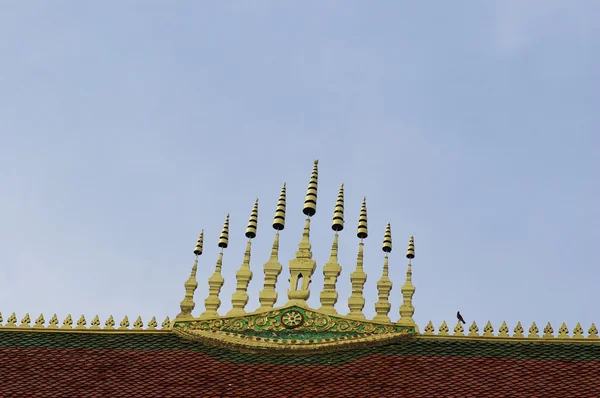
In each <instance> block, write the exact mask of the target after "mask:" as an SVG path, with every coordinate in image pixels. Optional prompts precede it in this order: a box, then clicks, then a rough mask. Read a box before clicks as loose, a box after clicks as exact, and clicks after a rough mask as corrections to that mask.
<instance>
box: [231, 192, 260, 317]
mask: <svg viewBox="0 0 600 398" xmlns="http://www.w3.org/2000/svg"><path fill="white" fill-rule="evenodd" d="M257 226H258V198H256V202H254V207H253V208H252V213H251V214H250V220H249V221H248V227H246V234H245V235H246V238H248V243H247V244H246V251H245V252H244V261H243V262H242V266H241V267H240V269H239V270H238V271H237V272H236V274H235V275H236V278H237V287H236V291H235V293H233V295H232V297H231V305H232V308H231V310H230V311H229V312H228V313H227V315H242V314H244V313H245V312H246V311H245V310H244V307H246V304H248V299H249V297H248V284H249V283H250V281H251V280H252V270H251V269H250V251H251V249H252V239H253V238H255V237H256V228H257Z"/></svg>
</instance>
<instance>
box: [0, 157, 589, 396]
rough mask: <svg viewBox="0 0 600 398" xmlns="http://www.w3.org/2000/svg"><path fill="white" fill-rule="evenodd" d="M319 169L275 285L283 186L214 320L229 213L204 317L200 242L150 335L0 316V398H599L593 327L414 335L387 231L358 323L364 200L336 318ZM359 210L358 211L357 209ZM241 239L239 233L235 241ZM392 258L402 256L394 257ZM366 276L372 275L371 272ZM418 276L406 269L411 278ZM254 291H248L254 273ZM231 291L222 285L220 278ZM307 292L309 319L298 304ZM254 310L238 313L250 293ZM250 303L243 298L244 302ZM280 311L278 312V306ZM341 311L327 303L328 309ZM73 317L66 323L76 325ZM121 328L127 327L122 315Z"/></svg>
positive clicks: (409, 291)
mask: <svg viewBox="0 0 600 398" xmlns="http://www.w3.org/2000/svg"><path fill="white" fill-rule="evenodd" d="M317 193H318V162H317V161H315V162H314V165H313V170H312V174H311V177H310V180H309V184H308V190H307V193H306V197H305V201H304V206H303V209H302V212H303V214H304V215H305V216H306V221H305V225H304V229H303V232H302V238H301V240H300V242H299V244H298V250H297V252H296V253H295V256H294V258H292V259H290V260H289V261H288V263H287V271H286V273H287V272H289V279H288V280H283V278H282V272H283V268H284V266H283V265H282V263H281V262H280V259H279V233H280V231H282V230H283V229H284V228H285V218H286V185H285V184H284V185H283V187H282V189H281V193H280V196H279V201H278V203H277V206H276V209H275V213H274V217H273V222H272V227H273V229H274V239H273V245H272V249H271V254H270V257H269V258H268V260H267V261H266V262H265V263H264V265H263V266H262V269H259V268H258V267H257V266H256V264H251V261H250V260H251V252H252V240H253V239H254V238H255V237H256V234H257V228H258V211H259V202H258V199H257V200H256V202H255V203H254V207H253V208H252V210H251V213H250V218H249V221H248V225H247V228H246V231H245V236H246V238H247V239H248V241H247V243H246V249H245V253H244V260H243V262H242V264H241V266H240V267H239V270H238V271H237V272H236V280H235V283H236V290H235V292H234V293H233V295H232V296H231V298H230V300H231V307H232V308H231V310H229V311H228V312H226V313H225V312H223V311H220V308H221V303H222V301H221V300H223V299H226V298H224V297H222V294H221V289H222V286H223V284H224V282H225V280H224V278H223V276H222V265H223V256H224V253H225V249H227V247H228V245H229V215H227V217H226V219H225V221H224V225H223V228H222V232H221V235H220V236H219V241H218V246H219V248H220V252H219V255H218V258H217V260H216V264H215V266H214V272H213V273H212V275H211V276H210V277H209V278H208V280H207V281H200V282H201V283H208V287H209V289H208V296H207V297H206V298H204V300H203V308H201V309H200V308H198V309H197V308H196V307H197V304H199V303H202V300H201V299H202V298H198V297H196V295H195V291H196V289H197V287H198V283H199V282H198V280H197V267H198V259H199V258H200V256H201V255H202V253H203V248H204V233H203V232H202V233H201V234H200V237H199V238H198V240H197V243H196V245H195V247H194V251H193V253H194V256H195V259H194V262H193V265H192V268H191V272H190V275H189V278H188V279H187V280H186V281H185V283H184V284H183V286H184V288H185V291H184V292H182V293H183V299H182V301H181V302H180V312H179V313H178V314H173V316H172V318H173V319H170V318H169V317H167V318H166V319H165V320H164V321H163V322H162V323H161V324H160V325H159V323H158V321H157V320H156V319H155V318H152V319H151V320H150V321H148V322H147V323H146V324H145V323H144V322H143V320H142V319H141V318H140V317H137V318H136V319H135V320H134V321H133V323H132V324H131V323H130V320H129V318H128V317H125V318H124V319H123V320H121V321H120V323H119V324H117V323H116V321H115V319H113V318H112V316H111V317H109V318H108V319H106V320H104V322H101V321H100V319H99V318H98V316H95V317H94V318H93V319H92V321H91V322H90V323H89V324H88V322H87V320H86V318H85V317H84V316H83V315H82V316H81V317H79V318H72V317H71V315H69V316H67V318H66V319H64V320H62V322H61V321H59V319H57V317H56V315H54V316H52V317H51V318H50V319H49V320H48V321H47V320H46V318H44V316H43V315H40V316H39V317H38V318H36V319H35V321H33V320H32V318H30V316H29V314H25V315H23V316H22V317H21V318H20V320H19V318H18V317H17V315H16V314H14V313H12V314H11V315H9V316H8V318H7V319H6V320H4V319H3V318H2V314H0V396H1V397H138V396H139V397H256V396H261V397H578V398H584V397H590V398H591V397H600V339H599V338H598V330H597V328H596V326H595V325H594V324H592V325H588V326H587V329H585V330H584V328H583V327H582V325H580V324H577V325H576V326H575V327H574V328H573V329H572V330H571V331H570V330H569V328H568V327H567V325H565V323H563V324H562V325H560V327H559V329H558V330H557V332H555V331H554V329H553V327H552V326H551V325H550V323H548V324H547V325H544V326H543V329H542V330H541V331H540V329H539V328H538V326H537V325H536V324H535V323H533V324H531V326H530V327H529V328H528V329H526V328H525V327H524V326H523V325H521V323H517V325H514V326H513V327H512V330H511V329H510V328H509V326H508V325H507V324H506V323H505V322H503V323H502V324H501V325H499V326H498V328H497V330H496V329H495V328H494V326H493V325H491V324H490V323H489V322H488V323H487V324H486V325H482V326H483V327H482V329H481V330H480V326H478V325H477V324H476V323H475V322H473V323H472V324H470V325H463V324H462V323H461V322H458V323H457V324H456V326H455V327H453V328H451V326H448V324H446V322H443V323H442V324H441V325H439V327H438V328H436V327H434V325H433V324H432V323H431V322H429V323H428V324H427V325H425V326H424V327H422V328H419V326H418V325H417V324H416V323H415V321H414V319H413V315H414V313H415V308H414V306H413V301H412V300H413V296H414V294H415V291H416V289H415V286H414V285H413V283H412V273H413V269H412V262H413V261H414V260H415V239H414V237H412V236H411V237H408V236H407V237H405V239H406V240H404V242H405V243H406V244H407V245H406V246H404V247H403V249H404V248H406V252H405V256H406V259H407V261H406V273H405V278H404V280H403V281H401V286H399V287H396V286H394V284H393V283H392V281H391V280H390V278H389V270H388V267H389V266H388V255H389V253H391V252H392V247H393V246H392V228H391V225H390V224H389V223H388V224H387V225H386V227H385V230H382V231H381V235H380V236H382V238H383V239H382V245H381V249H382V252H383V253H382V263H381V264H382V266H381V267H378V269H379V270H380V271H379V274H378V275H377V277H378V278H379V280H378V281H377V284H376V286H377V291H378V297H377V302H376V303H375V316H374V317H373V318H372V319H367V317H366V316H365V314H364V313H363V309H364V306H365V298H364V296H363V289H364V286H365V283H366V281H367V275H366V272H365V267H364V265H363V247H364V243H363V240H364V239H365V238H367V236H368V235H369V233H370V231H369V229H368V219H367V203H366V198H363V201H362V206H361V208H360V212H359V220H358V225H356V226H355V227H356V235H357V237H358V238H359V239H360V242H359V244H358V248H357V259H356V265H355V266H354V271H353V272H352V273H351V274H350V281H349V282H350V283H351V286H352V293H351V295H350V297H349V298H348V303H347V307H348V311H347V313H345V314H340V313H338V311H337V310H336V304H337V303H338V292H337V290H336V286H337V285H338V283H344V282H343V281H338V278H339V276H340V273H341V270H342V267H341V266H340V264H339V263H338V250H339V247H338V233H339V232H340V231H342V230H343V229H344V228H345V227H346V223H345V213H344V186H343V185H342V186H341V187H340V189H339V193H338V196H337V200H336V202H335V206H334V210H333V218H332V223H331V229H332V244H331V251H330V256H329V259H328V260H327V262H326V263H325V264H323V265H322V266H321V265H319V264H317V261H316V260H315V259H313V254H312V251H311V250H312V247H311V240H310V233H311V218H312V217H314V216H315V214H316V210H317ZM357 210H358V209H357ZM240 232H241V231H240ZM403 252H404V250H403ZM370 269H373V268H372V267H370ZM315 272H322V274H323V278H324V284H323V288H322V290H321V291H320V292H311V279H312V278H313V276H314V274H315ZM415 272H418V265H417V268H415ZM256 274H258V275H260V277H261V278H262V279H263V284H262V290H261V291H259V292H249V291H248V286H249V283H250V281H251V280H252V278H253V277H255V275H256ZM229 283H233V281H229ZM282 283H285V284H286V285H287V286H288V288H287V298H284V299H283V300H278V299H279V297H278V293H277V290H276V288H277V286H279V284H282ZM393 289H395V291H400V293H401V295H402V304H401V305H400V307H399V308H396V309H394V312H395V313H396V314H399V318H398V315H396V316H393V318H394V319H397V320H392V317H390V313H391V312H392V305H391V304H390V301H389V298H390V295H391V294H392V291H393ZM311 293H312V294H318V295H319V298H320V306H319V308H310V306H309V304H308V301H307V300H308V298H309V297H310V295H311ZM252 294H253V295H256V296H258V300H259V303H260V305H259V306H258V308H248V306H247V304H248V301H249V298H250V295H252ZM256 296H254V297H256ZM280 301H282V302H285V304H283V305H281V306H278V305H277V303H278V302H280ZM338 307H339V306H338ZM75 319H77V321H75ZM132 319H133V318H132Z"/></svg>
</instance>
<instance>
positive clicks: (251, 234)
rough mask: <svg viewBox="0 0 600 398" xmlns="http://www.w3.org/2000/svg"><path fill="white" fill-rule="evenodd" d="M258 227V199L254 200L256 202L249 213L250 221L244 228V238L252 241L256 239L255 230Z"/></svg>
mask: <svg viewBox="0 0 600 398" xmlns="http://www.w3.org/2000/svg"><path fill="white" fill-rule="evenodd" d="M257 227H258V198H256V202H254V207H253V208H252V213H250V220H249V221H248V226H247V227H246V238H248V239H253V238H256V228H257Z"/></svg>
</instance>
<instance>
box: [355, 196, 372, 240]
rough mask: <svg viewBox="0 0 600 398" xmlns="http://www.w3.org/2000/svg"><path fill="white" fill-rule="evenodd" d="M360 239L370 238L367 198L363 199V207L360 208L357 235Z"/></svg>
mask: <svg viewBox="0 0 600 398" xmlns="http://www.w3.org/2000/svg"><path fill="white" fill-rule="evenodd" d="M356 236H358V237H359V238H360V239H365V238H366V237H367V236H369V233H368V231H367V198H365V197H363V200H362V206H361V208H360V216H359V217H358V232H357V233H356Z"/></svg>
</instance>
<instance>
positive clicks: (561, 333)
mask: <svg viewBox="0 0 600 398" xmlns="http://www.w3.org/2000/svg"><path fill="white" fill-rule="evenodd" d="M558 338H559V339H568V338H569V329H568V328H567V324H566V323H564V322H563V323H562V325H560V329H558Z"/></svg>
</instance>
